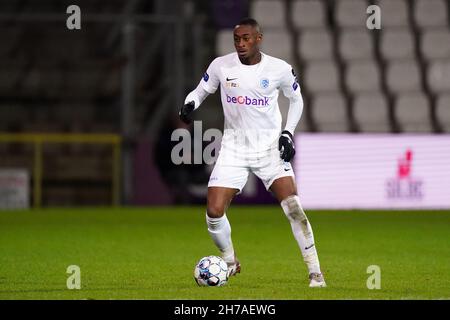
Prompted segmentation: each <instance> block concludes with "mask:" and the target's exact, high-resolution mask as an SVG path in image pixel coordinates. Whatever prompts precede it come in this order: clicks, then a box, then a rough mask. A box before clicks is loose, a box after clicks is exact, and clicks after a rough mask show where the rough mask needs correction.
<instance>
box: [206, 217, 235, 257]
mask: <svg viewBox="0 0 450 320" xmlns="http://www.w3.org/2000/svg"><path fill="white" fill-rule="evenodd" d="M206 224H207V225H208V232H209V234H210V235H211V238H212V239H213V241H214V243H215V244H216V246H217V248H218V249H219V250H220V252H222V258H223V260H225V262H228V263H231V262H234V249H233V242H232V241H231V226H230V222H229V221H228V218H227V215H226V214H224V215H223V216H222V217H220V218H210V217H208V214H207V215H206Z"/></svg>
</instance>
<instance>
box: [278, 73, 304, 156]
mask: <svg viewBox="0 0 450 320" xmlns="http://www.w3.org/2000/svg"><path fill="white" fill-rule="evenodd" d="M288 70H289V71H285V72H284V74H283V77H282V81H281V89H282V90H283V94H284V95H285V96H286V98H288V99H289V111H288V115H287V119H286V126H285V128H284V130H283V132H281V136H280V139H279V141H278V149H279V150H280V156H281V159H283V160H284V161H291V160H292V158H293V157H294V155H295V146H294V139H293V135H294V132H295V128H296V127H297V124H298V122H299V121H300V118H301V117H302V113H303V98H302V94H301V91H300V85H299V83H298V79H297V76H296V74H295V72H294V69H293V68H292V67H291V66H289V69H288Z"/></svg>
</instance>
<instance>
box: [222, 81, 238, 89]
mask: <svg viewBox="0 0 450 320" xmlns="http://www.w3.org/2000/svg"><path fill="white" fill-rule="evenodd" d="M225 87H227V88H239V85H238V84H237V83H235V82H227V83H225Z"/></svg>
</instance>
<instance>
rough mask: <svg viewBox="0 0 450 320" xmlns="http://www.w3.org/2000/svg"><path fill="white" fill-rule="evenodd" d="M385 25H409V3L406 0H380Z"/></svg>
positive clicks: (382, 21)
mask: <svg viewBox="0 0 450 320" xmlns="http://www.w3.org/2000/svg"><path fill="white" fill-rule="evenodd" d="M377 4H378V6H379V7H380V9H381V12H382V14H381V23H382V26H383V27H400V26H401V27H405V26H408V25H409V14H408V4H407V2H406V1H405V0H379V1H378V2H377Z"/></svg>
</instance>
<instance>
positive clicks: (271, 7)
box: [250, 0, 286, 31]
mask: <svg viewBox="0 0 450 320" xmlns="http://www.w3.org/2000/svg"><path fill="white" fill-rule="evenodd" d="M284 12H285V10H284V2H283V1H269V0H254V1H252V5H251V8H250V14H251V16H252V17H253V18H255V19H256V21H258V22H259V23H260V24H261V26H262V27H263V31H264V30H265V29H266V28H284V27H285V26H286V24H285V21H286V18H285V15H284Z"/></svg>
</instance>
